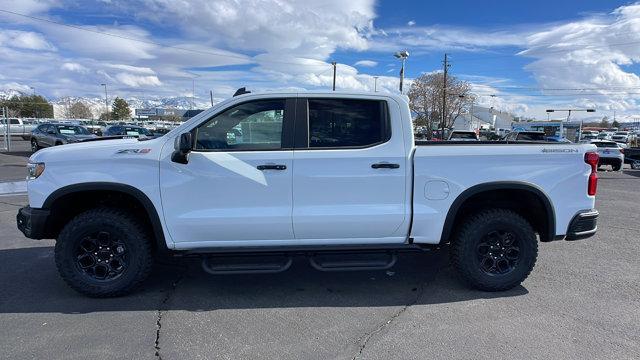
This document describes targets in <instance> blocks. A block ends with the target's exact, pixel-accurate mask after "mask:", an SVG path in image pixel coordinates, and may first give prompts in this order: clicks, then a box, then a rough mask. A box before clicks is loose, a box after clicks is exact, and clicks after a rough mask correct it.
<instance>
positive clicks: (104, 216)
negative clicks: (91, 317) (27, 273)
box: [55, 208, 153, 297]
mask: <svg viewBox="0 0 640 360" xmlns="http://www.w3.org/2000/svg"><path fill="white" fill-rule="evenodd" d="M55 260H56V266H57V267H58V272H59V273H60V276H61V277H62V279H63V280H64V281H65V282H66V283H67V284H68V285H69V286H70V287H71V288H73V289H74V290H76V291H78V292H79V293H82V294H84V295H87V296H91V297H112V296H120V295H124V294H127V293H128V292H130V291H131V290H133V289H134V288H135V287H136V286H137V285H138V284H140V283H141V282H142V281H143V280H144V279H145V278H146V277H147V276H148V275H149V273H150V271H151V266H152V263H153V260H152V255H151V243H150V240H149V237H148V235H147V232H146V231H144V227H143V226H142V224H140V222H139V221H138V220H137V219H136V218H135V217H133V216H132V215H130V214H128V213H127V212H124V211H121V210H119V209H112V208H97V209H92V210H88V211H86V212H84V213H81V214H80V215H78V216H76V217H75V218H73V219H72V220H71V221H69V223H67V225H65V227H64V228H63V229H62V231H61V232H60V235H59V237H58V239H57V241H56V247H55Z"/></svg>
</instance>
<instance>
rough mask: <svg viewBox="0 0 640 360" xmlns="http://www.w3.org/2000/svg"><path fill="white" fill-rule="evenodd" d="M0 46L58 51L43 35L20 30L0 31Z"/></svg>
mask: <svg viewBox="0 0 640 360" xmlns="http://www.w3.org/2000/svg"><path fill="white" fill-rule="evenodd" d="M0 46H7V47H12V48H16V49H25V50H43V51H54V50H55V49H56V48H55V46H53V45H51V43H50V42H48V41H47V40H46V39H45V38H44V36H42V34H38V33H35V32H31V31H19V30H0Z"/></svg>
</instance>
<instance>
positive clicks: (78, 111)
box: [69, 101, 93, 119]
mask: <svg viewBox="0 0 640 360" xmlns="http://www.w3.org/2000/svg"><path fill="white" fill-rule="evenodd" d="M69 117H70V118H72V119H91V118H93V114H92V113H91V109H89V107H88V106H87V105H85V104H84V103H83V102H82V101H76V102H75V103H74V104H73V105H71V107H70V108H69Z"/></svg>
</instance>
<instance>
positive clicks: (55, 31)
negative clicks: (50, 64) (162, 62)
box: [37, 23, 158, 61]
mask: <svg viewBox="0 0 640 360" xmlns="http://www.w3.org/2000/svg"><path fill="white" fill-rule="evenodd" d="M37 26H38V27H39V28H40V29H41V31H43V32H44V33H46V35H47V37H48V38H49V39H51V40H52V41H53V42H54V43H55V44H56V45H58V47H60V48H64V49H66V50H68V51H73V52H74V53H75V54H78V55H81V56H87V57H91V58H94V59H100V60H119V61H135V60H149V59H153V58H154V57H155V56H154V55H153V51H154V50H155V49H156V48H157V47H158V46H157V45H154V44H153V43H151V42H152V40H151V39H150V37H151V34H150V33H149V32H148V31H146V30H144V29H142V28H139V27H137V26H133V25H116V26H102V25H101V26H87V25H85V26H82V28H83V29H86V30H88V31H82V30H78V29H75V28H69V27H61V26H58V25H54V24H47V23H44V24H42V23H39V24H38V25H37ZM100 32H104V33H109V34H113V35H116V36H109V35H104V34H100ZM127 38H130V39H137V40H142V41H145V42H140V41H135V40H130V39H127Z"/></svg>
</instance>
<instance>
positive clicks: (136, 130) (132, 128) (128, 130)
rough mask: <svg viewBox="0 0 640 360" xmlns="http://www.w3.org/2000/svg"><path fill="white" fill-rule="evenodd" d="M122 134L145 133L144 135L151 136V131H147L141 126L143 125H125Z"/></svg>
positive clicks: (136, 134)
mask: <svg viewBox="0 0 640 360" xmlns="http://www.w3.org/2000/svg"><path fill="white" fill-rule="evenodd" d="M123 135H131V136H138V135H145V136H151V131H149V130H147V129H145V128H143V127H136V126H125V127H124V128H123Z"/></svg>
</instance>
